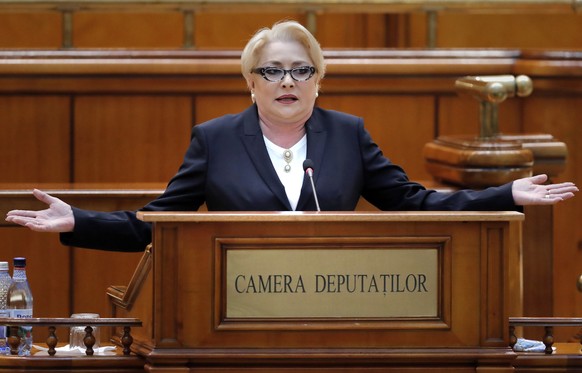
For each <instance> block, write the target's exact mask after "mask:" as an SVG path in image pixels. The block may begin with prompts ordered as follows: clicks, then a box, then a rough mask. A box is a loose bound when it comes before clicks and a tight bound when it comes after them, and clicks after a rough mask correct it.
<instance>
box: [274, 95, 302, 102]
mask: <svg viewBox="0 0 582 373" xmlns="http://www.w3.org/2000/svg"><path fill="white" fill-rule="evenodd" d="M276 101H278V102H283V103H291V102H295V101H298V98H297V97H295V96H292V95H285V96H281V97H277V99H276Z"/></svg>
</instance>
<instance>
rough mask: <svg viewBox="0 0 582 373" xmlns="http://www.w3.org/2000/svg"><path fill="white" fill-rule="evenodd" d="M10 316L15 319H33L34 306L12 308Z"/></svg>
mask: <svg viewBox="0 0 582 373" xmlns="http://www.w3.org/2000/svg"><path fill="white" fill-rule="evenodd" d="M10 317H14V318H15V319H31V318H32V308H26V309H12V310H10Z"/></svg>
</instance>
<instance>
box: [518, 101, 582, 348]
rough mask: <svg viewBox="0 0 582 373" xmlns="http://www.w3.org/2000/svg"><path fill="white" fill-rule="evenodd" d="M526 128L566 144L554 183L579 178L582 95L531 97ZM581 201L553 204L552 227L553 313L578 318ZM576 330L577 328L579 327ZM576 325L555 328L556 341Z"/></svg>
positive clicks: (580, 301)
mask: <svg viewBox="0 0 582 373" xmlns="http://www.w3.org/2000/svg"><path fill="white" fill-rule="evenodd" d="M524 115H525V120H524V123H525V126H526V127H525V128H526V130H528V131H531V132H535V131H538V132H544V133H551V134H552V135H554V137H556V138H557V139H558V140H560V141H563V142H565V143H566V145H567V147H568V159H567V162H566V170H565V171H564V173H562V174H560V175H559V176H558V177H557V178H555V179H554V181H555V182H559V181H565V180H574V181H576V182H577V184H578V185H580V180H582V169H581V168H580V164H582V152H581V151H580V149H582V128H581V127H580V123H581V120H582V96H580V95H572V96H554V97H548V96H546V95H538V96H534V97H532V98H531V99H529V100H528V101H527V105H526V107H525V114H524ZM581 222H582V200H581V199H580V196H578V197H577V198H575V199H573V200H570V201H568V202H566V203H563V204H560V205H558V206H555V207H554V224H553V226H552V227H548V229H551V230H553V236H554V253H553V260H554V263H553V281H554V282H553V292H554V297H553V301H552V300H549V301H550V302H551V303H552V305H553V311H554V316H569V317H578V316H579V315H581V314H582V294H581V293H580V292H578V291H577V289H576V281H577V279H578V277H579V276H580V275H581V274H582V229H580V227H581ZM578 330H579V328H578ZM578 330H577V329H576V328H566V327H564V328H556V330H555V338H556V339H557V340H568V339H570V338H572V336H573V335H574V334H576V333H577V331H578Z"/></svg>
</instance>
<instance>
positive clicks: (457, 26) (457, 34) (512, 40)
mask: <svg viewBox="0 0 582 373" xmlns="http://www.w3.org/2000/svg"><path fill="white" fill-rule="evenodd" d="M461 30H462V31H461ZM550 30H552V31H551V32H550ZM558 30H559V31H558ZM437 40H438V41H437V47H439V48H544V49H576V48H580V47H581V46H582V14H580V13H572V14H551V13H547V14H540V13H538V14H527V13H525V14H524V13H513V14H511V13H506V14H502V13H499V14H467V13H455V12H450V13H447V12H443V13H439V16H438V31H437Z"/></svg>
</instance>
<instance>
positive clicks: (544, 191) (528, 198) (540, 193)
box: [511, 174, 578, 206]
mask: <svg viewBox="0 0 582 373" xmlns="http://www.w3.org/2000/svg"><path fill="white" fill-rule="evenodd" d="M547 180H548V176H547V175H544V174H541V175H535V176H532V177H524V178H523V179H517V180H515V181H514V182H513V185H512V187H511V193H512V194H513V201H514V202H515V204H516V205H519V206H525V205H553V204H556V203H558V202H560V201H565V200H567V199H570V198H572V197H574V193H576V192H577V191H578V188H577V187H576V185H575V184H574V183H572V182H565V183H559V184H544V183H545V182H546V181H547Z"/></svg>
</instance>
